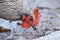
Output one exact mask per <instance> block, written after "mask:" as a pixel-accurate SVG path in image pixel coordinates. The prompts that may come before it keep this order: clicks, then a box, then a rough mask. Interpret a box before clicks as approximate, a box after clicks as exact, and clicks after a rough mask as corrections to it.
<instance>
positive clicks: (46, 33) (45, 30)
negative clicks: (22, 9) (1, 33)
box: [0, 0, 60, 40]
mask: <svg viewBox="0 0 60 40" xmlns="http://www.w3.org/2000/svg"><path fill="white" fill-rule="evenodd" d="M25 1H26V0H25ZM26 2H27V5H28V6H29V8H30V10H33V9H34V8H35V7H37V6H38V7H48V8H50V9H40V10H39V12H40V15H41V16H40V22H39V24H38V26H37V28H38V31H39V33H36V32H35V31H34V30H33V29H32V28H30V29H23V28H22V27H21V26H19V25H17V22H20V21H12V22H11V23H9V20H4V19H0V26H3V27H5V28H8V29H11V30H12V32H11V33H10V35H7V36H5V39H6V38H7V39H11V40H60V31H56V30H54V29H60V14H59V11H58V10H57V9H56V8H58V7H60V5H59V3H60V1H59V0H27V1H26ZM37 35H38V36H37ZM36 38H38V39H36ZM5 39H4V40H5ZM7 39H6V40H7ZM1 40H2V39H1Z"/></svg>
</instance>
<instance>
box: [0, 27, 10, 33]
mask: <svg viewBox="0 0 60 40" xmlns="http://www.w3.org/2000/svg"><path fill="white" fill-rule="evenodd" d="M0 32H2V33H5V32H6V33H7V32H11V30H10V29H7V28H3V27H2V26H0Z"/></svg>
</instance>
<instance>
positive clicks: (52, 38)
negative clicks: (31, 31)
mask: <svg viewBox="0 0 60 40" xmlns="http://www.w3.org/2000/svg"><path fill="white" fill-rule="evenodd" d="M33 40H60V31H56V32H52V33H51V34H49V35H47V36H44V37H40V38H38V39H33Z"/></svg>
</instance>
